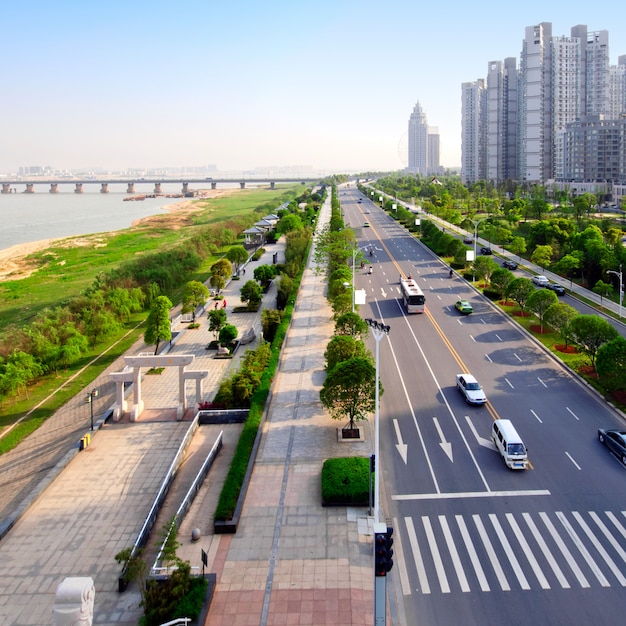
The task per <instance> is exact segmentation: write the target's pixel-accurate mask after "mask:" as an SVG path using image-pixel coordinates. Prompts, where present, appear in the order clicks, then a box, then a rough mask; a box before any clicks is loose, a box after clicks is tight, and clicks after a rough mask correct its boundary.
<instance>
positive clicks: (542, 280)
mask: <svg viewBox="0 0 626 626" xmlns="http://www.w3.org/2000/svg"><path fill="white" fill-rule="evenodd" d="M532 281H533V283H535V285H537V287H547V286H548V285H549V284H550V281H549V280H548V279H547V278H546V277H545V276H533V277H532Z"/></svg>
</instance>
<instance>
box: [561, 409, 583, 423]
mask: <svg viewBox="0 0 626 626" xmlns="http://www.w3.org/2000/svg"><path fill="white" fill-rule="evenodd" d="M565 409H566V410H567V411H569V412H570V413H571V414H572V415H573V416H574V417H575V418H576V419H577V420H578V421H579V422H580V419H579V417H578V415H576V413H574V411H572V409H570V408H569V407H568V406H566V407H565Z"/></svg>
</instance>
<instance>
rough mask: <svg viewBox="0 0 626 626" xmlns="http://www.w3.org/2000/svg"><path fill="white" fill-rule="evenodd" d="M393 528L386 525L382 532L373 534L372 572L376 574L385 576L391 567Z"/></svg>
mask: <svg viewBox="0 0 626 626" xmlns="http://www.w3.org/2000/svg"><path fill="white" fill-rule="evenodd" d="M392 535H393V528H392V527H391V526H387V531H386V532H384V533H375V534H374V573H375V575H376V576H386V575H387V572H390V571H391V568H392V567H393V559H392V557H393V549H392V548H391V546H392V545H393V538H392Z"/></svg>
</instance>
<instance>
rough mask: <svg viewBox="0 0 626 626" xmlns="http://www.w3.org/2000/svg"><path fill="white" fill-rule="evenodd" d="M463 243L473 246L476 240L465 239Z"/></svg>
mask: <svg viewBox="0 0 626 626" xmlns="http://www.w3.org/2000/svg"><path fill="white" fill-rule="evenodd" d="M463 243H466V244H468V245H469V244H471V243H474V240H473V239H472V238H471V237H463Z"/></svg>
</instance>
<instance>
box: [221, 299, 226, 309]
mask: <svg viewBox="0 0 626 626" xmlns="http://www.w3.org/2000/svg"><path fill="white" fill-rule="evenodd" d="M222 308H224V309H225V308H226V300H224V304H222Z"/></svg>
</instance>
